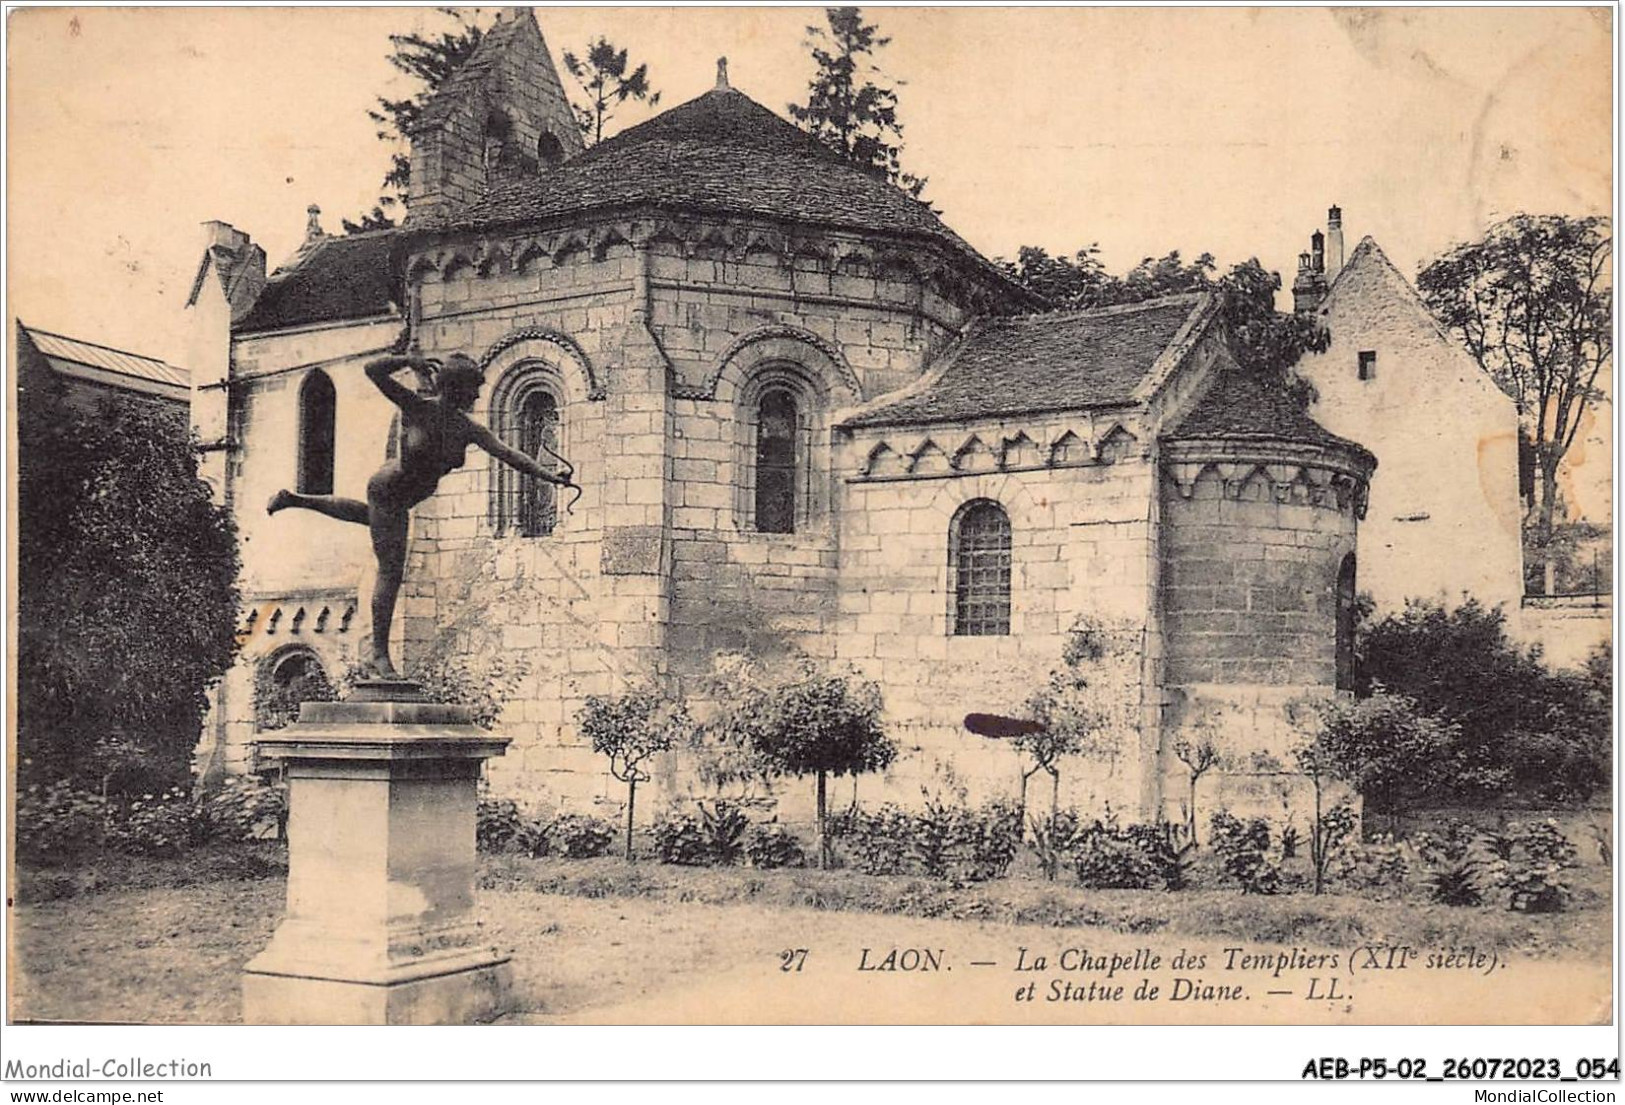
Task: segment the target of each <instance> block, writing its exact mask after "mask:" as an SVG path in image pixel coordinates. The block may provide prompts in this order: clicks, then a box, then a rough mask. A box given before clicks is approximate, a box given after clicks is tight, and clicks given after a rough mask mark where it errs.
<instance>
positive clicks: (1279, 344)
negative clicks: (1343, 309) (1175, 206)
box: [1003, 244, 1330, 404]
mask: <svg viewBox="0 0 1625 1105" xmlns="http://www.w3.org/2000/svg"><path fill="white" fill-rule="evenodd" d="M1098 253H1099V247H1098V246H1096V245H1094V244H1090V245H1088V246H1085V247H1084V248H1083V249H1080V250H1079V251H1078V252H1077V253H1076V254H1074V255H1073V256H1072V257H1071V258H1066V257H1051V256H1050V255H1049V254H1048V252H1046V251H1045V250H1044V249H1042V248H1040V247H1038V246H1022V247H1021V249H1020V251H1019V252H1018V253H1017V258H1016V260H1015V261H1014V262H1010V261H1005V262H1003V266H1004V269H1005V271H1006V272H1007V273H1008V274H1009V275H1010V276H1011V278H1012V279H1014V280H1015V281H1016V282H1017V283H1019V284H1021V285H1022V286H1023V287H1025V288H1027V289H1028V290H1029V291H1032V292H1034V293H1035V294H1037V295H1039V296H1041V297H1042V298H1043V299H1044V301H1045V302H1046V303H1048V304H1049V305H1050V307H1051V309H1054V310H1077V309H1083V308H1091V307H1114V306H1117V305H1119V304H1124V303H1141V302H1144V301H1145V300H1148V299H1155V298H1157V297H1159V296H1165V295H1180V294H1185V293H1189V292H1218V293H1220V294H1221V295H1223V296H1224V307H1223V311H1224V324H1225V331H1226V335H1227V337H1228V340H1229V345H1230V354H1231V356H1233V357H1234V358H1235V359H1236V363H1237V364H1238V365H1240V366H1241V368H1243V369H1244V370H1246V371H1249V372H1252V373H1255V374H1257V375H1258V376H1259V377H1260V378H1262V379H1264V380H1266V381H1268V382H1270V383H1273V384H1276V385H1278V386H1281V387H1284V388H1286V389H1287V390H1288V391H1290V392H1291V393H1292V394H1293V395H1294V396H1295V397H1296V398H1297V399H1298V400H1299V401H1300V402H1302V403H1305V404H1306V403H1307V402H1308V401H1309V399H1310V398H1311V395H1310V392H1309V389H1308V385H1307V384H1306V383H1305V382H1304V381H1302V380H1299V379H1297V378H1296V377H1295V376H1294V375H1293V374H1292V367H1293V366H1294V365H1296V364H1297V363H1298V360H1299V359H1300V358H1301V357H1302V356H1303V355H1304V353H1306V352H1319V351H1321V350H1323V349H1325V348H1326V345H1327V343H1328V341H1329V340H1330V335H1329V334H1328V333H1327V332H1326V329H1325V327H1324V326H1322V325H1321V324H1320V323H1319V322H1318V321H1316V320H1315V319H1312V318H1308V317H1305V316H1301V315H1297V314H1293V313H1282V312H1279V311H1276V309H1275V293H1276V292H1278V291H1279V290H1280V288H1281V277H1280V274H1278V273H1274V272H1270V271H1268V270H1266V269H1265V268H1264V266H1263V265H1261V264H1259V262H1258V259H1257V258H1256V257H1255V258H1251V259H1249V260H1247V261H1244V262H1242V263H1241V264H1238V265H1235V266H1233V267H1232V268H1231V269H1230V271H1229V272H1227V273H1225V274H1224V275H1223V276H1217V275H1216V273H1217V271H1218V269H1217V266H1216V265H1215V263H1214V260H1213V255H1212V254H1210V253H1204V254H1201V255H1200V256H1198V257H1197V258H1196V259H1195V260H1194V261H1189V262H1187V261H1185V260H1184V259H1183V257H1181V255H1180V253H1179V251H1178V250H1174V251H1172V252H1170V253H1167V254H1164V255H1163V256H1161V257H1147V258H1145V259H1144V260H1142V261H1141V262H1140V263H1139V264H1138V265H1135V266H1134V268H1132V269H1130V270H1129V271H1128V272H1127V273H1125V274H1124V275H1122V276H1113V275H1112V274H1110V273H1108V272H1107V271H1106V269H1105V266H1104V265H1102V264H1101V262H1100V259H1099V257H1098Z"/></svg>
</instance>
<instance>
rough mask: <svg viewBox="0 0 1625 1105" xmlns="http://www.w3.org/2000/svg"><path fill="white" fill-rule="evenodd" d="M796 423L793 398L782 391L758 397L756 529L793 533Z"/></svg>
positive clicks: (797, 425) (775, 390)
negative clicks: (759, 398)
mask: <svg viewBox="0 0 1625 1105" xmlns="http://www.w3.org/2000/svg"><path fill="white" fill-rule="evenodd" d="M798 428H799V421H798V418H797V411H796V399H795V396H794V395H792V394H790V392H789V391H788V390H787V389H785V388H772V389H770V390H768V391H765V392H763V393H762V398H761V401H760V402H759V403H758V404H757V408H756V511H755V517H756V529H757V531H758V532H759V533H794V532H795V529H796V468H797V464H796V452H797V449H798V445H799V443H798V441H797V437H798V433H797V430H798Z"/></svg>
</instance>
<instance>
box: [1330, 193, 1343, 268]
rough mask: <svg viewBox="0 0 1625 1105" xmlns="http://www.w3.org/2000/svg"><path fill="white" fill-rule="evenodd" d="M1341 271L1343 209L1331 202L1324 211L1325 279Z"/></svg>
mask: <svg viewBox="0 0 1625 1105" xmlns="http://www.w3.org/2000/svg"><path fill="white" fill-rule="evenodd" d="M1342 271H1343V209H1342V208H1341V207H1338V206H1337V205H1336V204H1333V205H1332V206H1331V207H1330V208H1329V209H1328V210H1327V212H1326V279H1328V280H1335V279H1337V274H1338V273H1340V272H1342Z"/></svg>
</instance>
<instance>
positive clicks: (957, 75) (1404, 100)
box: [7, 7, 1614, 362]
mask: <svg viewBox="0 0 1625 1105" xmlns="http://www.w3.org/2000/svg"><path fill="white" fill-rule="evenodd" d="M536 10H537V17H538V21H539V23H540V25H541V27H542V31H543V34H544V36H545V38H546V39H547V42H548V44H549V46H550V47H551V48H552V51H553V54H554V57H555V59H558V58H559V56H560V54H561V53H562V52H563V51H564V50H565V49H574V50H575V51H577V52H582V51H583V50H584V48H585V46H586V45H587V43H588V42H589V41H590V40H591V39H592V38H593V37H595V36H597V35H600V34H602V35H606V36H608V37H609V38H610V39H611V40H612V41H614V42H615V43H617V44H619V45H621V46H625V47H627V48H629V49H630V50H631V51H632V54H633V57H634V60H635V61H646V62H647V63H648V65H649V71H650V77H651V80H652V82H653V83H654V85H655V87H656V88H657V89H659V90H660V91H661V92H662V94H663V101H662V103H661V109H664V108H666V107H671V106H675V105H676V104H679V103H681V102H683V101H685V100H688V99H690V98H692V97H694V96H697V95H700V94H702V93H704V92H705V91H706V90H708V89H709V88H710V87H711V85H712V83H713V82H714V79H715V72H716V58H717V57H718V56H726V57H727V58H728V59H729V73H730V76H731V80H732V83H733V85H734V87H735V88H737V89H739V90H741V91H743V92H745V93H746V94H748V95H750V96H752V97H753V98H755V99H756V100H758V101H759V102H761V103H763V104H765V105H767V106H768V107H770V108H772V109H774V110H776V111H778V112H780V113H781V114H783V113H784V109H785V105H786V104H787V103H788V102H790V101H791V100H793V99H797V98H800V97H802V96H803V95H804V93H805V89H806V85H807V81H808V80H809V79H810V77H811V76H812V72H813V63H812V61H811V58H810V56H809V55H808V52H807V50H806V48H805V46H804V40H805V37H806V34H805V28H806V26H807V24H808V23H811V22H817V21H820V20H821V18H822V13H821V11H820V10H819V9H816V8H791V7H779V8H760V7H751V8H715V7H659V8H614V7H599V8H552V7H538V8H537V9H536ZM866 12H867V14H868V16H869V17H870V18H871V19H872V20H874V21H876V22H878V23H879V24H880V27H881V31H882V33H884V34H886V35H888V36H890V39H891V42H890V44H889V45H888V46H886V47H885V48H884V50H882V51H881V53H880V55H879V58H878V61H879V64H880V65H881V67H882V68H883V69H884V71H885V73H886V74H887V76H888V77H890V78H891V79H892V80H893V81H895V82H896V83H897V85H898V95H899V101H900V117H901V120H902V122H903V124H904V128H905V132H904V165H905V168H907V169H909V170H911V171H913V172H915V173H917V174H920V175H924V176H926V177H928V178H929V185H928V187H927V191H926V196H927V198H928V199H930V200H931V201H932V202H933V203H934V204H935V205H936V206H937V207H938V209H939V210H940V211H941V212H942V215H943V218H944V219H945V220H946V221H947V222H948V224H949V225H951V226H953V227H954V228H955V229H956V230H958V231H959V232H960V234H962V235H963V236H964V237H965V238H966V239H967V240H968V241H970V242H971V243H972V244H973V245H975V246H976V247H977V248H978V249H980V250H981V251H982V252H983V253H985V254H987V255H988V256H990V257H997V256H1013V255H1014V254H1015V251H1016V250H1017V248H1018V247H1020V246H1021V245H1024V244H1034V245H1042V246H1044V247H1046V248H1047V249H1049V250H1050V251H1051V252H1066V253H1070V252H1072V251H1075V250H1076V249H1078V248H1079V247H1080V246H1084V245H1087V244H1089V243H1091V242H1095V243H1098V244H1099V246H1100V249H1101V256H1102V259H1103V260H1104V261H1105V263H1106V264H1107V266H1108V267H1109V268H1111V269H1113V270H1115V271H1121V270H1124V269H1126V268H1128V267H1130V266H1132V265H1133V264H1134V263H1135V262H1137V261H1138V260H1140V259H1141V258H1142V257H1145V256H1148V255H1160V254H1162V253H1165V252H1167V251H1168V250H1170V249H1178V250H1181V251H1182V252H1184V253H1185V254H1186V255H1188V256H1194V255H1195V254H1197V253H1201V252H1203V251H1207V252H1211V253H1213V254H1214V255H1215V256H1216V257H1217V258H1218V260H1219V261H1220V262H1221V264H1224V265H1228V264H1230V263H1233V262H1236V261H1240V260H1245V259H1246V258H1248V257H1251V256H1257V257H1258V258H1259V259H1260V260H1262V261H1263V262H1264V263H1265V265H1266V266H1267V267H1269V268H1272V269H1275V270H1277V271H1279V272H1281V273H1282V275H1283V278H1284V281H1285V283H1287V284H1288V285H1290V283H1291V278H1292V273H1293V271H1294V269H1295V267H1296V257H1297V254H1298V253H1299V252H1300V251H1301V250H1304V249H1306V248H1307V243H1308V237H1309V234H1310V233H1311V232H1312V231H1313V230H1314V229H1316V228H1317V227H1320V226H1323V225H1324V219H1325V214H1326V208H1327V207H1328V206H1329V205H1331V204H1334V203H1335V204H1339V205H1340V206H1341V207H1342V208H1343V211H1344V226H1345V231H1346V233H1347V235H1348V246H1349V248H1350V249H1352V248H1353V246H1354V244H1355V243H1356V242H1357V241H1358V240H1359V239H1360V238H1361V237H1362V236H1364V235H1367V234H1370V235H1373V236H1374V237H1375V238H1376V239H1377V241H1378V242H1379V243H1380V244H1381V246H1382V247H1383V249H1384V251H1385V252H1386V253H1387V254H1388V256H1389V257H1390V258H1391V259H1392V260H1393V261H1394V263H1395V264H1396V265H1398V267H1399V268H1400V270H1401V271H1402V272H1405V273H1406V274H1408V275H1412V276H1414V274H1415V273H1416V272H1417V270H1418V268H1419V267H1420V265H1421V264H1423V263H1425V262H1426V261H1427V260H1429V259H1431V258H1432V257H1435V256H1437V255H1438V254H1439V253H1441V252H1442V251H1444V250H1446V249H1448V248H1449V247H1450V246H1451V245H1452V244H1453V243H1455V242H1458V241H1464V240H1469V239H1471V238H1473V237H1476V236H1477V235H1478V234H1480V233H1481V232H1482V231H1483V230H1484V229H1485V228H1486V227H1487V226H1488V225H1490V224H1491V223H1493V222H1494V221H1495V220H1496V219H1498V218H1500V217H1504V216H1505V215H1508V214H1511V213H1514V212H1517V211H1528V212H1532V213H1533V212H1540V213H1549V212H1551V213H1564V214H1573V215H1579V214H1606V213H1608V212H1609V211H1610V210H1611V206H1612V197H1611V187H1612V163H1613V155H1612V139H1613V129H1614V122H1613V118H1612V86H1611V80H1612V69H1611V63H1612V53H1613V50H1612V43H1611V38H1610V33H1611V26H1610V19H1611V12H1610V10H1609V9H1606V8H1454V9H1427V8H1381V9H1355V8H1342V9H1320V8H1264V9H1254V8H1223V9H1209V8H1204V9H1193V8H1151V9H1147V8H1087V9H1076V8H1072V9H1058V8H963V7H961V8H869V9H866ZM446 26H449V20H448V19H447V17H445V16H443V15H441V14H439V13H438V12H437V11H436V10H435V9H434V8H428V7H423V8H392V7H378V8H269V9H240V8H238V9H222V8H148V9H126V8H104V9H71V8H34V9H23V10H14V11H13V12H12V13H11V15H10V19H9V23H8V32H9V33H8V41H7V50H8V66H7V79H8V92H9V95H8V124H9V132H8V134H9V145H8V150H7V168H8V185H9V200H8V207H7V220H8V245H7V260H8V262H9V266H8V272H9V274H10V275H9V280H8V293H9V297H10V304H9V305H10V313H11V315H12V316H13V317H16V318H20V319H22V320H23V321H24V322H26V323H28V324H30V325H34V326H39V327H42V328H45V329H50V330H61V331H65V332H67V333H70V334H72V335H74V336H76V337H81V338H85V339H88V340H93V341H100V342H104V343H107V344H111V345H115V346H119V347H123V348H127V349H131V350H134V351H137V352H143V353H148V354H152V355H155V356H160V357H165V358H168V359H171V360H175V361H177V362H183V359H184V350H185V348H186V343H185V316H184V311H183V307H184V303H185V298H186V295H187V293H188V291H189V290H190V285H191V281H192V277H193V274H194V272H195V269H196V265H197V261H198V259H199V257H200V256H201V243H202V231H201V227H200V224H201V223H203V222H204V221H206V220H209V219H221V220H224V221H227V222H230V223H232V224H233V225H235V226H237V227H238V228H239V229H242V230H244V231H246V232H248V233H249V234H251V235H252V236H253V238H254V240H255V241H257V242H259V243H260V244H261V245H262V246H264V248H265V249H266V252H267V253H268V254H269V256H270V258H271V263H272V265H273V266H274V265H276V264H277V263H278V262H279V261H281V260H283V259H285V258H287V257H288V256H289V255H290V254H291V253H292V252H293V250H294V249H295V248H296V247H297V245H298V243H299V240H300V239H301V237H302V236H303V232H304V226H305V208H306V206H307V205H308V204H311V203H315V204H317V205H319V206H320V207H321V209H322V211H323V221H324V223H325V225H326V226H327V228H328V229H329V230H330V231H337V230H338V227H339V220H340V218H341V217H344V216H352V217H353V216H356V215H358V214H359V213H361V212H362V211H364V210H367V209H369V208H370V207H371V205H372V203H373V202H375V200H376V198H377V195H378V184H379V181H380V180H381V178H382V176H383V174H384V172H385V171H386V169H387V166H388V155H389V150H388V148H387V147H386V146H385V145H384V143H382V142H380V141H379V140H378V139H377V138H376V137H375V134H374V130H375V127H374V125H373V123H372V122H371V121H370V120H369V119H368V118H367V114H366V113H367V109H368V108H369V107H370V106H372V104H373V102H374V100H375V98H376V97H377V96H378V95H379V94H380V93H388V94H391V95H400V94H402V93H403V92H404V91H406V90H407V86H406V85H404V84H403V83H402V80H403V79H402V78H400V77H399V76H398V75H396V74H395V73H394V71H393V70H392V69H391V68H390V66H389V64H388V62H387V60H386V58H387V55H388V52H389V42H388V36H389V35H390V34H391V33H392V32H402V31H407V30H414V29H419V30H431V31H437V30H439V29H441V28H443V27H446ZM561 71H562V69H561ZM564 80H565V83H566V85H567V86H568V85H569V84H570V78H569V77H568V76H567V75H566V76H565V77H564ZM649 114H651V112H650V111H649V110H648V109H646V108H643V107H642V106H641V105H629V106H627V107H625V108H623V109H622V110H621V112H620V114H619V115H618V116H617V117H616V118H615V119H614V120H613V121H612V122H611V124H610V129H612V130H613V129H620V128H621V127H624V126H626V125H630V124H632V123H636V122H638V121H640V120H641V119H644V118H647V117H648V116H649ZM1286 303H1287V300H1286V298H1285V297H1283V299H1282V306H1285V305H1286Z"/></svg>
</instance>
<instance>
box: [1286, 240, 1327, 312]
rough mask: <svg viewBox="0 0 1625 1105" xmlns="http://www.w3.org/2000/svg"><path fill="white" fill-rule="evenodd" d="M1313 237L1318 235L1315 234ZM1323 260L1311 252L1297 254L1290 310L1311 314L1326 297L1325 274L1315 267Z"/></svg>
mask: <svg viewBox="0 0 1625 1105" xmlns="http://www.w3.org/2000/svg"><path fill="white" fill-rule="evenodd" d="M1315 237H1316V238H1319V237H1320V235H1319V234H1318V233H1317V234H1316V235H1315ZM1323 260H1324V258H1323V257H1322V256H1321V255H1320V254H1318V253H1316V252H1313V251H1311V252H1309V253H1300V254H1298V277H1297V279H1296V280H1294V281H1292V309H1293V311H1295V312H1296V313H1298V314H1300V315H1307V314H1313V313H1314V310H1315V308H1316V307H1319V306H1320V301H1321V300H1322V299H1324V298H1325V297H1326V274H1325V273H1324V272H1322V271H1321V270H1320V269H1319V268H1318V267H1317V266H1318V265H1319V264H1320V263H1322V261H1323Z"/></svg>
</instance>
